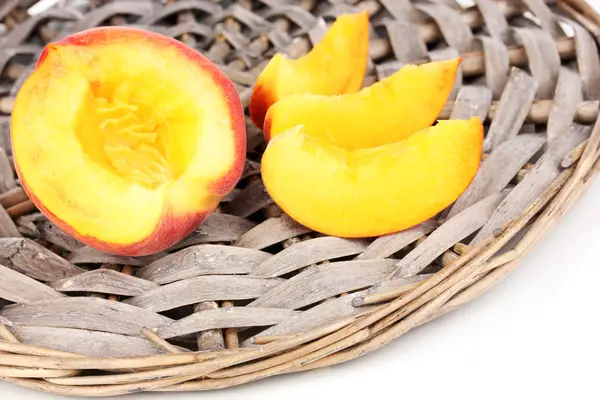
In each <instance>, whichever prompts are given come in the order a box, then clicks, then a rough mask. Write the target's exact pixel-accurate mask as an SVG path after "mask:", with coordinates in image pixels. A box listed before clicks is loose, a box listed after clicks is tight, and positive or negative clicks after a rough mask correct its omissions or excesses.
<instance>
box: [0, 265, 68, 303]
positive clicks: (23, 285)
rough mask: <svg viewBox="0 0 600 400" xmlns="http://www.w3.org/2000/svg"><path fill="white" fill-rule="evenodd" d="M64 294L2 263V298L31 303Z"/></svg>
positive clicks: (0, 281) (0, 287)
mask: <svg viewBox="0 0 600 400" xmlns="http://www.w3.org/2000/svg"><path fill="white" fill-rule="evenodd" d="M63 296H64V295H63V294H61V293H58V292H57V291H56V290H54V289H52V288H49V287H48V286H46V285H44V284H43V283H40V282H38V281H36V280H35V279H32V278H30V277H28V276H26V275H23V274H21V273H20V272H17V271H13V270H12V269H10V268H7V267H5V266H4V265H0V298H2V299H6V300H9V301H12V302H14V303H24V304H29V303H33V302H36V301H40V300H47V299H53V298H57V297H63Z"/></svg>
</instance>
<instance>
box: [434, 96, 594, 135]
mask: <svg viewBox="0 0 600 400" xmlns="http://www.w3.org/2000/svg"><path fill="white" fill-rule="evenodd" d="M498 106H499V103H498V102H497V101H492V106H491V108H490V110H489V111H488V114H487V119H489V120H490V121H493V119H494V116H495V115H496V113H497V111H498ZM553 106H554V100H536V101H534V102H533V104H532V105H531V108H530V109H529V113H528V114H527V116H526V117H525V123H526V124H543V125H546V124H547V123H548V117H549V116H550V112H551V111H552V107H553ZM453 109H454V104H453V103H452V102H450V103H446V105H445V106H444V109H443V110H442V111H441V112H440V115H439V116H438V119H441V120H444V119H450V117H451V114H452V110H453ZM598 109H599V103H598V101H584V102H582V103H580V104H579V105H578V106H577V110H576V111H575V119H574V121H575V122H577V123H578V124H584V125H590V124H594V123H595V122H596V118H598V115H599V113H598ZM521 133H525V132H521Z"/></svg>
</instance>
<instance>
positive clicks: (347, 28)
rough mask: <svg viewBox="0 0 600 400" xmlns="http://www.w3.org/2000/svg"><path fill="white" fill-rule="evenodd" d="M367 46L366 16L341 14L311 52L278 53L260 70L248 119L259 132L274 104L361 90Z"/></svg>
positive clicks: (367, 17)
mask: <svg viewBox="0 0 600 400" xmlns="http://www.w3.org/2000/svg"><path fill="white" fill-rule="evenodd" d="M368 47H369V14H368V12H366V11H365V12H362V13H357V14H342V15H340V16H339V17H338V18H337V19H336V20H335V22H334V23H333V24H332V25H331V27H330V28H329V29H328V30H327V32H326V33H325V35H324V36H323V38H322V39H321V40H320V41H319V42H318V43H317V44H316V45H315V46H314V47H313V48H312V50H311V51H310V52H309V53H308V54H306V55H304V56H302V57H300V58H297V59H289V58H287V57H285V56H284V55H283V54H280V53H277V54H275V56H274V57H273V58H272V59H271V61H269V63H268V64H267V66H266V67H265V69H264V70H263V71H262V73H261V74H260V76H259V77H258V79H257V80H256V84H255V85H254V90H253V91H252V97H251V98H250V107H249V113H250V118H251V119H252V121H253V122H254V125H256V126H257V127H258V128H260V129H262V127H263V123H264V119H265V114H266V113H267V110H268V109H269V107H271V105H273V104H275V103H276V102H277V101H279V100H281V99H283V98H285V97H288V96H291V95H293V94H297V93H315V94H323V95H333V94H342V93H353V92H357V91H358V90H360V87H361V85H362V82H363V79H364V76H365V71H366V69H367V57H368Z"/></svg>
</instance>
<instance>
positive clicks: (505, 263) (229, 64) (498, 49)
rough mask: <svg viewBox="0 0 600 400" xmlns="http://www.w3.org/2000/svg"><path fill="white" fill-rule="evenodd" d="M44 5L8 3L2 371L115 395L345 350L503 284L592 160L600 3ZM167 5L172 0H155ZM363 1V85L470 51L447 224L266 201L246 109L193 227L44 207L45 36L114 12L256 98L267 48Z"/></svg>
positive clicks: (221, 382)
mask: <svg viewBox="0 0 600 400" xmlns="http://www.w3.org/2000/svg"><path fill="white" fill-rule="evenodd" d="M35 2H36V1H27V0H4V1H3V2H2V4H1V5H0V21H2V24H1V25H0V71H1V76H0V112H2V113H3V114H2V115H1V116H0V203H1V204H2V206H3V207H0V237H1V238H0V277H1V279H0V379H3V380H6V381H9V382H12V383H15V384H18V385H23V386H27V387H31V388H36V389H40V390H44V391H49V392H54V393H60V394H67V395H78V396H106V395H119V394H126V393H131V392H137V391H145V390H173V391H183V390H207V389H217V388H223V387H228V386H233V385H239V384H243V383H246V382H249V381H253V380H257V379H262V378H265V377H268V376H272V375H278V374H284V373H290V372H296V371H303V370H308V369H313V368H319V367H324V366H329V365H334V364H337V363H340V362H344V361H347V360H350V359H353V358H356V357H359V356H361V355H363V354H365V353H368V352H370V351H373V350H375V349H377V348H379V347H381V346H383V345H385V344H386V343H389V342H390V341H392V340H394V339H396V338H398V337H399V336H401V335H402V334H404V333H406V332H407V331H409V330H410V329H412V328H414V327H416V326H418V325H420V324H423V323H425V322H427V321H430V320H432V319H434V318H437V317H440V316H442V315H443V314H445V313H447V312H449V311H451V310H453V309H454V308H456V307H458V306H460V305H461V304H464V303H465V302H468V301H470V300H472V299H474V298H476V297H477V296H479V295H480V294H481V293H483V292H484V291H485V290H487V289H489V288H491V287H492V286H494V285H495V284H496V283H497V282H499V281H500V280H501V279H503V278H504V277H505V276H506V275H507V274H509V273H510V272H511V271H512V270H514V269H515V268H516V267H517V265H518V264H519V262H520V261H521V260H522V258H523V257H524V256H525V255H526V254H527V253H528V252H529V251H530V249H531V248H532V247H533V246H534V245H535V244H536V243H537V242H538V241H539V240H541V238H542V237H543V236H544V234H545V233H546V232H547V231H548V230H549V229H550V228H551V227H552V225H553V224H554V223H555V222H556V220H557V219H558V218H560V216H561V215H562V214H563V213H564V212H565V211H566V210H567V209H568V208H569V207H570V206H571V205H572V204H573V203H574V202H575V201H576V200H577V199H578V198H579V196H581V194H582V193H583V192H584V191H585V189H586V188H587V187H588V186H589V184H590V182H591V180H592V179H591V178H592V177H593V176H594V175H595V174H596V173H597V172H598V169H600V163H599V162H598V157H599V156H600V148H599V143H600V124H597V123H596V121H597V117H598V102H597V100H600V62H599V56H598V49H597V43H596V40H597V39H598V36H596V37H594V33H595V34H596V35H597V34H598V33H597V32H599V29H600V28H599V26H600V16H598V15H597V14H595V13H594V12H593V11H592V10H591V8H590V7H589V6H587V5H586V3H584V2H583V1H581V0H562V1H558V2H550V1H547V2H544V0H523V1H511V2H507V1H494V0H476V1H475V3H476V5H475V6H473V7H470V8H466V9H465V8H462V7H461V6H459V5H458V4H457V3H455V2H454V1H453V0H436V1H429V2H426V1H418V2H417V1H413V2H411V1H409V0H362V1H361V0H346V1H344V0H328V1H324V0H321V1H316V0H302V1H292V0H237V1H234V0H223V1H209V0H183V1H166V2H162V1H143V0H137V1H114V2H107V1H104V2H103V1H95V2H93V1H92V2H89V1H62V2H59V4H58V5H57V6H56V7H54V8H52V9H50V10H49V11H46V12H44V13H43V14H41V15H35V16H28V15H27V13H26V9H27V7H29V6H30V5H32V4H34V3H35ZM163 3H164V4H163ZM364 9H367V10H369V11H370V14H371V24H372V26H371V33H370V62H369V68H368V73H367V78H366V79H365V85H369V84H371V83H373V82H375V81H376V80H377V79H381V78H382V77H385V76H388V75H389V74H391V73H393V72H394V71H396V70H397V69H398V68H399V67H400V66H401V65H402V64H404V63H409V62H410V63H423V62H426V61H428V60H437V59H444V58H451V57H455V56H456V55H459V54H460V55H461V56H462V57H463V61H462V64H461V69H460V71H459V74H458V76H457V80H456V84H455V90H454V91H453V94H452V95H451V101H449V103H448V105H447V107H446V109H445V110H444V112H443V113H442V115H441V116H440V118H442V119H448V118H453V119H464V118H468V117H471V116H479V117H481V118H482V119H485V120H486V122H485V125H486V140H485V145H484V147H485V148H484V150H485V157H484V160H483V161H482V165H481V167H480V171H479V173H478V175H477V177H476V179H475V180H474V181H473V183H472V184H471V186H470V187H469V189H468V190H467V191H466V192H465V193H464V194H463V195H462V196H461V197H460V199H459V200H458V201H456V203H455V204H453V205H452V206H451V207H449V208H448V209H447V210H446V211H445V212H443V213H442V214H440V215H439V216H437V217H436V218H435V219H434V220H431V221H427V222H425V223H423V224H421V225H419V226H417V227H414V228H412V229H409V230H407V231H403V232H400V233H398V234H394V235H389V236H385V237H381V238H377V239H371V240H345V239H341V238H335V237H326V236H323V235H318V234H315V233H313V232H311V231H310V230H308V229H307V228H305V227H303V226H300V225H299V224H297V223H296V222H294V221H292V220H291V219H290V218H289V217H287V216H286V215H283V214H282V212H281V211H280V210H279V209H278V208H277V207H276V206H275V205H274V204H273V202H272V200H271V199H270V198H269V196H268V194H267V193H266V192H265V189H264V186H263V184H262V182H261V179H260V164H259V162H260V156H261V152H262V150H263V149H264V146H265V143H264V140H263V138H262V132H260V131H259V130H257V129H256V128H254V127H253V126H252V124H251V123H250V122H249V120H247V121H248V122H247V133H248V161H247V168H246V171H245V173H244V176H243V178H242V180H241V181H240V183H239V185H238V188H237V189H236V191H235V192H234V193H232V195H231V196H228V198H226V199H224V201H223V203H222V204H221V206H220V209H219V212H217V213H214V214H213V215H211V216H210V217H209V219H208V220H207V221H206V222H205V223H204V224H203V225H202V226H201V227H200V228H199V229H198V230H197V231H196V232H195V233H194V234H192V235H191V236H190V237H188V238H187V239H185V240H184V241H182V242H181V243H179V244H177V245H176V246H175V247H174V248H173V249H170V250H169V251H168V252H165V253H161V254H157V255H153V256H149V257H142V258H130V257H117V256H111V255H107V254H101V253H98V252H96V251H94V250H92V249H90V248H88V247H85V246H83V245H82V244H81V243H79V242H77V241H76V240H74V239H72V238H70V237H68V236H67V235H65V234H64V233H62V232H60V231H59V230H58V229H57V228H56V227H55V226H54V225H52V224H51V223H50V222H49V221H48V220H47V219H45V218H44V217H43V216H42V215H41V214H39V213H38V212H37V210H35V208H34V206H33V205H32V203H31V202H30V201H29V200H28V199H27V197H26V195H25V194H24V192H23V191H22V189H21V188H20V185H19V182H18V181H17V180H16V177H15V175H14V171H13V169H12V157H11V147H10V122H9V121H10V116H9V115H10V111H11V108H12V104H13V99H14V96H15V94H16V93H17V91H18V89H19V87H20V85H21V84H22V83H23V80H24V79H25V77H26V76H27V75H28V73H29V72H30V71H31V68H32V67H33V64H34V63H35V61H36V58H37V56H38V55H39V53H40V51H41V48H42V46H43V45H44V44H45V43H47V42H49V41H52V40H55V39H57V38H60V37H62V36H64V35H67V34H69V33H72V32H75V31H80V30H83V29H86V28H91V27H95V26H100V25H124V24H129V25H133V26H136V27H141V28H144V29H150V30H154V31H157V32H160V33H164V34H166V35H169V36H173V37H176V38H177V39H179V40H181V41H183V42H184V43H186V44H188V45H189V46H192V47H194V48H196V49H198V50H200V51H201V52H202V53H204V54H205V55H207V56H208V57H210V58H211V59H212V60H214V61H215V62H216V63H217V64H219V65H220V66H221V67H222V69H223V70H224V71H225V72H226V74H227V75H228V76H229V77H230V79H231V80H232V81H234V83H235V84H236V86H237V87H238V89H239V93H240V95H241V97H242V101H243V102H244V105H245V106H247V105H248V100H249V97H250V93H251V90H252V84H253V82H254V80H255V79H256V77H257V76H258V74H259V73H260V71H261V68H263V67H264V65H265V64H266V62H267V61H268V60H269V59H270V57H272V55H273V54H274V53H275V52H283V53H286V54H288V55H290V56H291V57H297V56H300V55H302V54H305V53H306V52H307V51H309V50H310V48H311V46H312V43H315V42H316V41H318V40H319V39H320V38H321V36H322V35H323V33H324V32H325V30H326V28H327V24H329V23H331V22H332V20H333V19H334V18H335V17H336V16H337V15H339V14H341V13H346V12H353V11H356V10H364Z"/></svg>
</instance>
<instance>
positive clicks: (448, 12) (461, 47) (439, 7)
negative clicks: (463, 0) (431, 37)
mask: <svg viewBox="0 0 600 400" xmlns="http://www.w3.org/2000/svg"><path fill="white" fill-rule="evenodd" d="M414 6H415V7H416V8H417V9H419V10H420V11H422V12H424V13H425V14H427V15H428V16H430V17H431V18H432V19H433V20H434V21H435V22H436V23H437V25H438V26H439V28H440V31H441V33H442V36H443V37H444V40H445V41H446V43H448V45H449V46H450V47H452V48H454V49H456V50H458V51H459V52H460V53H465V52H467V51H470V50H471V48H472V46H473V33H472V32H471V28H470V27H469V25H467V24H466V23H465V22H464V21H463V18H462V17H461V14H460V13H458V12H456V11H455V10H453V9H452V8H450V7H448V6H445V5H443V4H431V3H429V4H428V3H416V4H414Z"/></svg>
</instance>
